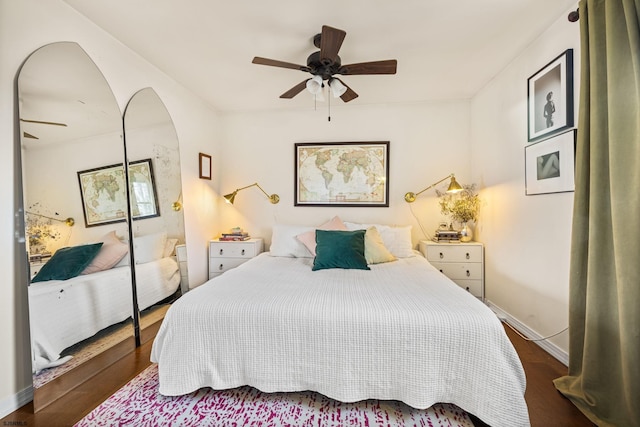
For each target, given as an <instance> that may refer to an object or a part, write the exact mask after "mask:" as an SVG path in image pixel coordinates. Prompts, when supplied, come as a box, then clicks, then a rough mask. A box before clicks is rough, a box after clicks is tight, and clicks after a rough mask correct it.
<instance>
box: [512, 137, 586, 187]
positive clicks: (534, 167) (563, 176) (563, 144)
mask: <svg viewBox="0 0 640 427" xmlns="http://www.w3.org/2000/svg"><path fill="white" fill-rule="evenodd" d="M575 147H576V130H575V129H574V130H571V131H569V132H565V133H562V134H560V135H556V136H554V137H552V138H549V139H546V140H544V141H541V142H537V143H535V144H530V145H527V146H526V147H525V150H524V151H525V194H526V195H527V196H531V195H535V194H548V193H564V192H568V191H574V189H575V180H574V174H575Z"/></svg>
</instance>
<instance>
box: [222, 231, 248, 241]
mask: <svg viewBox="0 0 640 427" xmlns="http://www.w3.org/2000/svg"><path fill="white" fill-rule="evenodd" d="M250 238H251V236H249V233H247V232H246V231H232V232H230V233H222V235H220V238H219V239H218V240H220V241H223V242H225V241H226V242H235V241H242V240H249V239H250Z"/></svg>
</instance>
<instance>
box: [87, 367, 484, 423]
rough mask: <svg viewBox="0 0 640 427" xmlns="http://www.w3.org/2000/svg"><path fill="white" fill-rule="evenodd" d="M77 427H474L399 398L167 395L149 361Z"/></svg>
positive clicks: (453, 411)
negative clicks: (341, 399)
mask: <svg viewBox="0 0 640 427" xmlns="http://www.w3.org/2000/svg"><path fill="white" fill-rule="evenodd" d="M75 426H76V427H89V426H91V427H94V426H137V427H143V426H181V427H183V426H184V427H186V426H263V427H266V426H323V427H324V426H394V427H395V426H399V427H400V426H432V427H458V426H459V427H473V423H472V421H471V419H470V418H469V416H468V415H467V414H466V412H464V411H463V410H462V409H460V408H458V407H457V406H455V405H451V404H446V403H445V404H443V403H439V404H436V405H434V406H432V407H431V408H429V409H426V410H419V409H415V408H412V407H410V406H407V405H405V404H403V403H401V402H395V401H379V400H367V401H363V402H358V403H343V402H338V401H336V400H332V399H329V398H328V397H325V396H323V395H321V394H319V393H313V392H299V393H262V392H260V391H258V390H256V389H254V388H251V387H239V388H235V389H231V390H221V391H214V390H212V389H210V388H204V389H200V390H198V391H196V392H194V393H191V394H188V395H184V396H177V397H165V396H162V395H160V394H159V393H158V366H157V365H155V364H154V365H151V366H150V367H148V368H147V369H146V370H144V371H143V372H142V373H140V374H139V375H138V376H137V377H136V378H134V379H133V380H131V381H130V382H129V383H128V384H126V385H125V386H124V387H123V388H121V389H120V390H118V391H117V392H116V393H115V394H113V395H112V396H111V397H109V398H108V399H107V400H106V401H104V402H103V403H102V404H101V405H100V406H98V407H97V408H96V409H94V410H93V411H92V412H91V413H89V414H88V415H87V416H86V417H84V418H83V419H82V420H80V421H79V422H78V423H77V424H76V425H75Z"/></svg>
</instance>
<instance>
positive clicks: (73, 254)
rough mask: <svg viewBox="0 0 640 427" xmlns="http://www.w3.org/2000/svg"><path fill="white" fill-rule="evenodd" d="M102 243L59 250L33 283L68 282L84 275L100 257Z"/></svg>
mask: <svg viewBox="0 0 640 427" xmlns="http://www.w3.org/2000/svg"><path fill="white" fill-rule="evenodd" d="M101 247H102V242H100V243H93V244H90V245H80V246H72V247H70V248H62V249H58V250H57V251H56V253H55V254H53V256H52V257H51V259H50V260H49V262H47V263H46V264H45V265H43V266H42V268H41V269H40V271H39V272H38V274H36V277H34V278H33V280H32V281H31V282H44V281H47V280H67V279H71V278H72V277H76V276H77V275H78V274H80V273H82V270H84V269H85V268H86V267H87V266H88V265H89V264H90V263H91V261H93V259H94V258H95V257H96V255H98V252H99V251H100V248H101Z"/></svg>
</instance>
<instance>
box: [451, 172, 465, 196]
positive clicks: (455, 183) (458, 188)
mask: <svg viewBox="0 0 640 427" xmlns="http://www.w3.org/2000/svg"><path fill="white" fill-rule="evenodd" d="M462 190H463V188H462V186H461V185H460V184H458V181H456V177H455V176H453V174H451V182H450V183H449V188H447V193H458V192H460V191H462Z"/></svg>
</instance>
